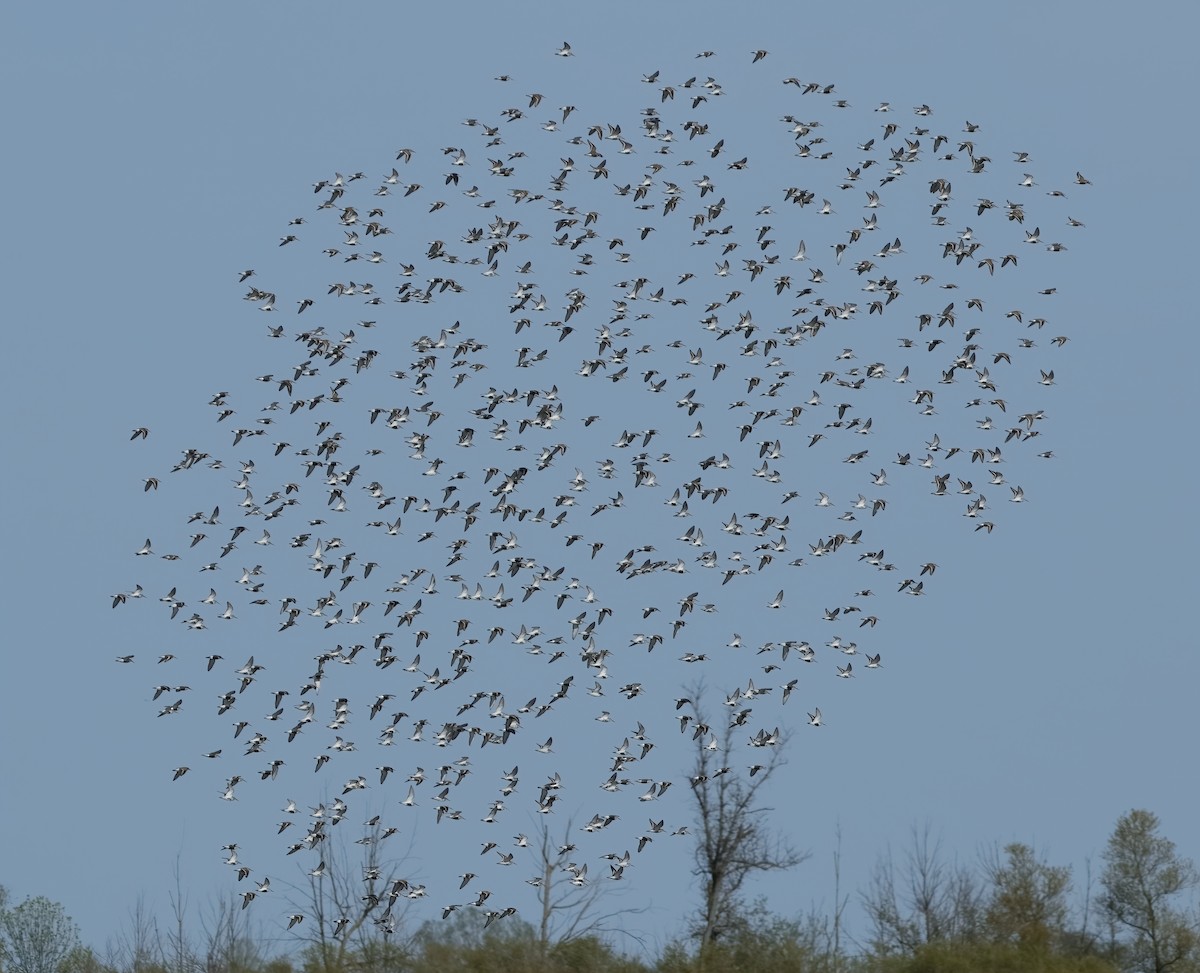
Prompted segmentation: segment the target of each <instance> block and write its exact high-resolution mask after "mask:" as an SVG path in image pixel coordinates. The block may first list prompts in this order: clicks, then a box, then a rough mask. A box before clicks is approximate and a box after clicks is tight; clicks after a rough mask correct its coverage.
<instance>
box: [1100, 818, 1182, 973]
mask: <svg viewBox="0 0 1200 973" xmlns="http://www.w3.org/2000/svg"><path fill="white" fill-rule="evenodd" d="M1158 823H1159V822H1158V817H1157V816H1156V815H1154V814H1153V813H1151V812H1150V811H1144V810H1133V811H1130V812H1129V813H1128V814H1124V815H1122V816H1121V817H1120V818H1119V819H1118V820H1117V826H1116V828H1115V829H1114V830H1113V833H1112V835H1111V836H1110V837H1109V839H1108V845H1107V847H1106V848H1105V850H1104V862H1105V868H1104V874H1103V875H1102V876H1101V878H1100V883H1101V885H1102V886H1103V887H1104V898H1103V902H1102V905H1103V907H1104V911H1105V912H1106V913H1107V915H1108V917H1109V919H1110V920H1111V921H1112V922H1113V923H1115V924H1116V925H1117V926H1119V927H1123V928H1124V929H1125V930H1126V931H1127V932H1128V939H1127V940H1126V942H1125V943H1124V947H1125V963H1124V965H1125V966H1126V967H1127V968H1129V969H1130V970H1134V971H1139V973H1176V971H1182V970H1189V971H1190V970H1195V969H1197V968H1200V928H1198V924H1197V922H1196V920H1195V918H1194V917H1190V916H1188V915H1186V914H1185V913H1184V912H1183V911H1182V910H1181V909H1180V908H1179V907H1178V906H1177V905H1176V901H1177V899H1178V898H1179V897H1180V893H1182V892H1184V891H1186V890H1187V889H1190V888H1192V887H1193V886H1195V885H1196V883H1197V881H1198V880H1200V876H1198V874H1197V871H1196V867H1195V865H1194V864H1193V863H1192V862H1191V860H1190V859H1187V858H1184V857H1182V856H1180V855H1179V854H1178V853H1177V852H1176V850H1175V843H1174V842H1173V841H1171V840H1170V839H1168V838H1164V837H1163V836H1162V835H1160V834H1159V833H1158Z"/></svg>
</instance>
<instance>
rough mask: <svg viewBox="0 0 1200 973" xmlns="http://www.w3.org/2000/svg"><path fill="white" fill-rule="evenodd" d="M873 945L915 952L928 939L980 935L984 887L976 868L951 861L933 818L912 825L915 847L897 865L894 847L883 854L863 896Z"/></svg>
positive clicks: (951, 939) (882, 949)
mask: <svg viewBox="0 0 1200 973" xmlns="http://www.w3.org/2000/svg"><path fill="white" fill-rule="evenodd" d="M862 900H863V906H864V908H865V909H866V912H867V916H868V918H869V919H870V921H871V925H872V945H873V946H874V947H875V949H876V950H878V951H879V952H882V953H893V952H897V951H900V952H907V953H913V952H916V950H917V948H918V947H920V946H922V945H923V944H925V943H932V942H963V941H966V940H969V939H971V938H973V937H974V936H975V933H976V929H977V926H978V923H979V911H980V892H979V886H978V882H977V881H976V879H975V876H974V875H973V874H972V872H971V871H970V870H969V869H967V868H966V867H964V866H960V865H958V864H957V863H956V862H953V861H947V860H946V859H945V858H944V857H943V855H942V850H941V839H940V838H937V837H935V836H934V835H933V834H932V829H931V827H930V825H929V824H926V825H925V826H924V827H923V828H921V829H918V828H917V827H916V826H914V827H913V830H912V847H911V848H910V849H909V850H908V851H907V852H906V853H905V856H904V860H903V862H902V863H901V865H900V866H899V867H897V865H896V863H895V860H894V858H893V856H892V853H891V851H890V849H889V851H888V853H887V854H886V855H885V856H884V857H882V858H880V859H879V861H878V862H877V863H876V865H875V870H874V873H873V874H872V877H871V884H870V886H869V888H868V889H867V891H866V892H864V893H863V896H862Z"/></svg>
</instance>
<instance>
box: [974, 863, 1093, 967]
mask: <svg viewBox="0 0 1200 973" xmlns="http://www.w3.org/2000/svg"><path fill="white" fill-rule="evenodd" d="M983 870H984V874H985V875H986V877H987V879H988V881H989V882H990V884H991V888H990V890H989V893H988V898H987V902H986V905H985V906H984V916H983V921H984V925H985V927H986V929H987V931H988V933H989V934H990V936H991V938H992V939H993V940H995V941H998V942H1005V943H1016V944H1018V945H1020V946H1023V947H1026V948H1033V949H1037V950H1041V951H1045V950H1046V949H1049V948H1050V946H1051V945H1052V944H1053V941H1054V940H1055V939H1056V938H1058V937H1059V936H1060V935H1061V934H1062V932H1063V929H1064V927H1065V925H1066V921H1067V912H1068V908H1067V893H1068V892H1069V891H1070V888H1071V869H1070V868H1067V867H1062V866H1054V865H1049V864H1047V863H1046V862H1045V861H1044V860H1042V859H1040V858H1039V857H1038V855H1037V853H1036V852H1035V851H1034V849H1033V848H1031V847H1030V846H1029V845H1025V844H1021V843H1020V842H1014V843H1013V844H1010V845H1006V846H1005V847H1004V855H1003V857H1001V856H1000V854H999V853H995V854H993V856H992V857H991V858H990V859H985V860H984V863H983Z"/></svg>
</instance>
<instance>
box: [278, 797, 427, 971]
mask: <svg viewBox="0 0 1200 973" xmlns="http://www.w3.org/2000/svg"><path fill="white" fill-rule="evenodd" d="M385 838H386V833H385V831H384V829H383V827H382V826H381V825H380V823H379V821H378V820H377V819H372V821H371V822H369V823H368V824H367V825H366V827H365V829H364V833H363V837H362V838H361V839H359V840H358V841H357V842H356V844H357V845H358V846H360V847H361V848H362V849H363V850H362V852H361V854H360V855H359V857H358V860H357V861H352V860H351V855H350V853H349V852H348V851H347V849H346V847H345V844H344V843H339V841H338V839H337V838H335V839H333V840H322V841H320V842H318V843H317V847H318V849H319V851H318V853H319V854H320V856H321V858H320V862H319V864H318V865H317V867H316V868H311V869H310V868H305V875H304V880H303V883H302V884H301V885H299V886H295V887H294V891H295V893H296V898H298V899H299V901H296V900H295V899H293V905H294V907H295V908H296V912H295V913H294V914H293V920H294V922H295V931H296V932H297V933H298V934H300V936H301V938H303V939H306V940H307V941H308V942H309V944H310V962H311V963H312V965H313V966H314V968H315V969H318V970H320V971H322V973H342V971H343V970H345V969H346V961H347V958H348V957H349V956H351V955H352V954H353V955H354V956H355V957H356V959H357V966H358V968H359V969H365V970H369V969H372V968H374V967H377V966H382V965H385V964H386V959H387V956H388V955H389V954H390V953H391V952H392V950H391V948H390V947H389V946H387V945H385V940H386V939H387V938H388V937H389V936H390V935H391V934H392V933H393V932H395V930H396V929H397V928H398V925H399V920H400V917H401V916H402V915H403V913H404V911H405V907H406V906H407V905H408V903H409V901H410V900H411V899H415V898H420V897H422V896H423V895H424V894H425V888H424V886H423V885H420V884H414V883H412V882H410V881H409V879H408V878H405V877H404V876H403V875H402V874H401V870H400V867H399V864H398V862H397V861H396V860H394V859H390V858H387V857H386V856H385V854H384V848H383V842H384V840H385ZM410 850H411V849H410ZM296 917H299V918H296Z"/></svg>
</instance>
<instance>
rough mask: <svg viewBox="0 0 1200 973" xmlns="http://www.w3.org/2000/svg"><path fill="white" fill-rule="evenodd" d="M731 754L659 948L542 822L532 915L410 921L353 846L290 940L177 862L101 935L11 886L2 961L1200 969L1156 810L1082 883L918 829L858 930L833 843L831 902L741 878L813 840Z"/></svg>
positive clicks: (222, 970) (440, 968)
mask: <svg viewBox="0 0 1200 973" xmlns="http://www.w3.org/2000/svg"><path fill="white" fill-rule="evenodd" d="M778 765H779V761H776V763H775V764H773V765H768V766H765V767H764V768H761V772H762V773H765V774H766V776H768V777H769V775H770V772H771V770H773V769H774V768H775V767H777V766H778ZM718 769H719V768H714V767H712V766H711V765H710V764H709V763H706V762H704V761H703V760H700V761H698V762H697V766H696V768H695V771H696V772H695V773H693V775H692V777H691V782H692V789H693V797H694V799H695V801H694V804H695V809H696V834H695V843H696V854H695V865H694V877H695V878H696V880H697V881H696V890H697V901H696V902H695V903H694V911H693V914H692V921H691V926H690V930H689V932H688V933H687V934H685V935H683V936H681V937H680V938H679V939H678V940H676V941H674V942H671V943H669V944H668V945H666V946H665V947H662V948H660V949H658V950H657V952H656V954H655V955H650V952H649V951H648V950H646V949H644V948H643V949H641V950H639V951H637V953H636V954H634V953H631V951H630V943H629V941H628V940H623V939H620V938H619V937H618V935H617V933H618V931H619V930H620V929H621V928H622V926H623V925H625V924H627V921H628V919H629V918H630V916H629V915H628V913H629V912H630V911H632V910H628V909H623V908H621V905H620V902H619V901H618V902H614V901H610V900H609V897H608V895H607V894H606V893H605V892H604V891H602V890H603V889H605V888H609V887H612V885H615V884H617V883H607V885H606V884H605V883H601V882H595V883H591V884H588V885H581V884H580V883H578V882H572V881H570V880H569V879H568V880H564V879H563V878H562V876H563V875H564V872H565V870H564V864H565V862H566V857H567V856H566V855H565V854H564V853H563V852H562V850H561V849H562V845H561V844H560V843H558V842H556V841H555V840H553V837H552V835H551V834H550V832H549V830H548V829H546V830H545V831H544V833H543V834H542V835H541V836H540V839H541V844H540V849H541V850H540V854H541V863H542V866H543V869H542V875H541V879H542V880H541V883H540V885H539V886H538V891H539V898H540V902H541V904H542V909H541V912H540V914H539V915H535V916H533V917H532V919H533V921H528V920H526V919H525V918H523V917H519V916H510V917H504V919H503V921H499V922H496V921H493V919H494V918H495V916H494V915H493V914H490V913H488V912H487V911H486V910H485V909H483V908H472V907H469V906H467V907H462V908H458V909H456V910H454V911H453V912H452V913H450V914H448V915H447V916H446V917H444V918H443V919H440V920H439V919H432V920H428V921H425V922H423V923H421V924H417V925H414V926H413V928H409V926H408V924H407V923H406V922H405V921H404V919H403V917H400V920H399V921H398V922H397V921H395V918H394V917H392V921H391V923H390V928H389V923H381V922H379V914H378V911H377V910H378V903H377V902H376V903H375V905H372V904H371V900H372V898H373V896H371V895H370V894H368V895H366V896H363V895H361V894H360V891H359V889H358V888H357V887H355V884H354V881H351V880H350V876H351V875H352V874H353V873H355V872H357V871H358V870H359V869H361V868H362V867H363V863H361V862H355V863H353V868H351V863H350V862H349V860H348V859H343V860H341V861H335V862H334V863H333V865H332V866H330V867H327V868H326V870H325V871H326V872H327V873H329V878H328V879H326V877H325V876H322V877H321V878H320V879H319V880H314V881H313V882H312V883H311V887H310V888H309V889H307V890H306V892H305V895H306V896H307V900H308V901H307V908H306V909H305V911H304V913H303V915H304V921H299V922H297V923H295V928H293V929H292V930H290V932H289V934H288V935H289V936H292V937H295V938H290V939H282V940H281V939H279V938H278V937H275V938H270V937H267V936H264V935H262V934H261V933H260V932H259V930H258V929H257V928H256V927H255V926H254V925H253V924H252V923H251V922H250V920H249V919H248V918H247V915H248V914H247V913H246V912H245V911H243V910H242V909H241V908H240V904H239V903H238V902H237V901H236V899H230V900H219V901H218V902H217V903H216V904H215V905H214V906H213V907H212V908H210V909H209V910H208V914H207V915H206V916H205V918H204V920H203V921H202V922H201V923H200V926H201V931H200V932H199V933H197V932H196V931H195V930H194V929H192V928H190V926H191V923H190V922H189V921H187V914H186V913H187V899H186V895H185V893H184V892H183V890H182V883H181V882H180V881H179V879H178V872H177V877H176V885H175V888H174V890H173V891H172V892H170V893H169V894H168V896H167V905H168V907H169V913H170V915H169V918H168V919H165V920H164V919H160V917H159V916H158V915H156V914H155V913H154V912H153V911H152V910H151V909H149V908H148V907H146V905H145V903H143V902H139V903H138V904H137V905H136V906H135V908H134V909H133V910H132V912H131V920H130V924H129V928H128V929H126V930H123V931H122V932H121V933H120V934H118V935H117V936H115V937H114V938H113V939H111V940H110V941H109V942H108V943H106V944H105V945H104V946H103V947H96V946H89V945H85V944H83V943H81V942H80V939H79V935H78V931H77V929H76V927H75V924H74V923H73V922H72V921H71V919H70V917H69V916H68V915H67V913H66V911H65V909H64V908H63V906H62V905H61V904H59V903H57V902H55V901H53V900H51V899H49V898H47V897H41V896H36V897H31V898H26V899H25V900H24V901H21V902H16V901H14V900H13V899H12V897H11V896H10V895H8V894H7V892H6V891H5V890H4V889H3V887H0V973H447V971H458V973H476V971H478V973H485V971H486V973H558V971H564V973H565V971H580V973H725V971H738V973H760V971H761V973H785V971H787V973H793V971H795V973H799V971H803V973H1200V907H1198V906H1197V903H1196V900H1195V897H1194V894H1195V890H1196V889H1197V886H1198V884H1200V873H1198V871H1197V869H1196V866H1195V865H1194V864H1193V863H1192V862H1191V861H1190V860H1188V859H1187V858H1186V857H1184V856H1181V855H1180V854H1179V853H1178V852H1177V850H1176V848H1175V845H1174V843H1173V842H1172V841H1171V840H1170V839H1168V838H1167V837H1165V836H1164V835H1162V834H1161V833H1160V824H1159V820H1158V818H1157V817H1156V815H1154V814H1153V813H1152V812H1150V811H1147V810H1138V809H1135V810H1131V811H1129V812H1128V813H1126V814H1124V815H1122V816H1121V817H1120V818H1119V819H1118V821H1117V822H1116V825H1115V827H1114V829H1113V831H1112V834H1111V835H1110V837H1109V839H1108V842H1107V844H1106V846H1105V848H1104V850H1103V852H1102V855H1101V858H1102V862H1103V867H1102V869H1101V870H1100V872H1099V875H1098V876H1097V877H1096V879H1095V880H1094V881H1093V880H1092V878H1091V876H1090V875H1089V876H1087V877H1086V879H1085V883H1084V886H1083V887H1082V888H1078V887H1077V885H1076V882H1077V879H1076V876H1075V875H1074V874H1073V872H1072V869H1071V868H1070V867H1068V866H1065V865H1055V864H1052V863H1050V862H1049V861H1047V860H1046V858H1045V856H1044V855H1043V854H1041V853H1040V852H1039V851H1038V850H1037V849H1036V848H1034V847H1033V846H1031V845H1026V844H1023V843H1013V844H1009V845H1006V846H1004V847H1002V848H1001V847H996V848H993V849H992V850H991V851H989V852H988V853H986V854H984V855H982V856H981V857H980V858H979V860H978V861H976V862H975V863H973V864H970V865H968V864H962V863H960V862H959V861H958V860H956V859H953V858H950V857H948V856H947V855H946V854H945V853H944V852H943V849H942V848H941V845H940V842H939V841H938V840H937V838H936V835H935V834H933V833H932V831H931V829H930V828H928V827H926V828H923V829H922V828H914V829H913V833H912V836H911V841H910V842H909V845H908V847H907V848H905V849H904V850H903V852H902V853H900V854H899V855H895V854H892V853H888V854H886V855H884V856H883V857H881V858H880V859H879V860H878V862H877V864H876V866H875V869H874V871H873V874H872V875H871V878H870V880H869V881H868V883H867V887H866V888H864V889H861V890H859V891H858V892H857V898H858V901H859V903H860V905H861V911H862V913H863V914H864V915H865V917H866V922H867V926H868V929H867V931H866V933H865V935H863V936H860V937H851V936H850V935H848V934H847V931H846V930H845V928H844V926H843V922H842V917H843V915H844V913H845V910H846V907H847V905H848V903H849V902H850V901H851V897H850V895H849V894H844V893H843V892H842V890H841V889H840V887H838V880H837V878H836V876H837V873H838V868H837V862H838V856H837V853H836V851H835V857H834V861H835V869H834V871H835V889H834V904H833V909H832V911H831V912H830V913H829V914H822V913H819V912H810V913H807V914H800V915H787V914H781V913H779V912H776V911H773V910H772V909H770V908H769V907H768V904H767V903H766V902H765V901H764V900H761V899H758V900H755V899H751V898H748V897H747V896H746V894H745V887H744V881H745V880H746V879H747V878H748V877H749V876H750V875H752V874H754V873H755V872H758V871H762V870H774V869H785V868H790V867H793V866H795V865H796V864H798V863H799V862H800V861H802V860H804V858H805V857H807V856H806V855H804V854H802V853H799V852H797V851H795V850H794V849H793V848H792V847H791V846H790V845H788V844H787V842H786V840H784V839H781V838H779V837H777V836H775V835H773V833H772V832H771V831H770V829H769V827H768V825H767V818H766V816H765V813H764V812H765V811H766V810H767V809H766V808H763V807H762V806H760V804H759V803H758V796H759V787H760V780H759V778H758V777H756V779H755V780H753V781H751V780H749V779H746V778H743V777H740V776H738V775H736V774H725V773H719V774H716V775H715V776H714V773H713V772H714V770H718ZM367 867H368V868H375V869H378V868H379V866H378V864H374V865H372V864H368V865H367ZM566 874H570V873H569V872H566ZM378 877H379V878H381V879H382V878H383V877H384V876H378ZM357 880H358V879H357V876H355V881H357Z"/></svg>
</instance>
